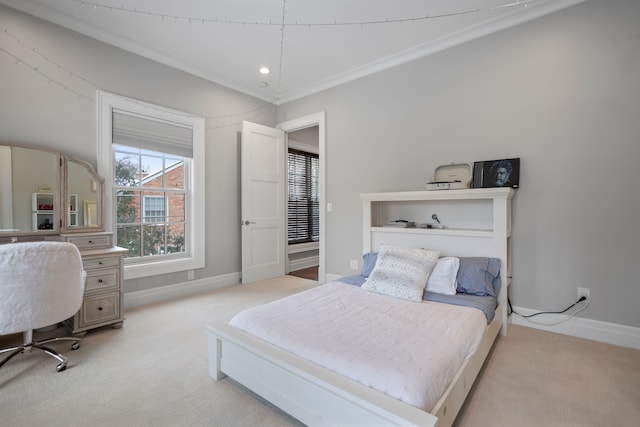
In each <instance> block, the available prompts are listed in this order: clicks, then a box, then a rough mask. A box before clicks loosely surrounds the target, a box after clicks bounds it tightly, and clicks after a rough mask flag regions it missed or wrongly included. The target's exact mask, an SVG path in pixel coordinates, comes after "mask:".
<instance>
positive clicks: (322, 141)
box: [276, 111, 327, 283]
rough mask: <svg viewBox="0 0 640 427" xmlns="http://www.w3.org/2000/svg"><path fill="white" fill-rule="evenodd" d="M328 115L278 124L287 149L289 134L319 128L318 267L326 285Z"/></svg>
mask: <svg viewBox="0 0 640 427" xmlns="http://www.w3.org/2000/svg"><path fill="white" fill-rule="evenodd" d="M325 124H326V113H325V112H324V111H321V112H319V113H314V114H309V115H308V116H303V117H299V118H297V119H293V120H288V121H285V122H281V123H278V124H277V125H276V128H277V129H282V130H283V131H284V133H285V145H286V147H285V148H288V146H289V135H288V134H289V132H293V131H296V130H300V129H305V128H308V127H312V126H318V157H319V167H320V171H319V172H320V183H319V191H320V245H319V249H318V255H319V259H320V260H319V265H318V282H320V283H325V282H326V280H325V274H326V272H325V260H326V258H325V248H326V247H327V246H326V241H325V236H326V232H325V228H326V218H325V215H326V210H325V206H326V205H327V203H326V201H327V194H326V188H327V187H326V136H325V135H326V133H325Z"/></svg>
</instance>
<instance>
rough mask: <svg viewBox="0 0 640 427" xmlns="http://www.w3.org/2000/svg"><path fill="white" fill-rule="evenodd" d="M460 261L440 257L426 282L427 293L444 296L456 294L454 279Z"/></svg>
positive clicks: (454, 258)
mask: <svg viewBox="0 0 640 427" xmlns="http://www.w3.org/2000/svg"><path fill="white" fill-rule="evenodd" d="M459 267H460V260H459V259H458V258H456V257H450V256H449V257H442V258H440V259H439V260H438V263H437V264H436V266H435V267H434V268H433V271H432V272H431V274H430V275H429V280H428V281H427V291H429V292H436V293H439V294H445V295H455V294H456V288H457V283H456V277H457V276H458V269H459Z"/></svg>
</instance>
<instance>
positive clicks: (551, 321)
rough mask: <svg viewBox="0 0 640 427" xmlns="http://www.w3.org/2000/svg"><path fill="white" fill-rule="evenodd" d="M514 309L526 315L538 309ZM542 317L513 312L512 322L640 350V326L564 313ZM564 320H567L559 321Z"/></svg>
mask: <svg viewBox="0 0 640 427" xmlns="http://www.w3.org/2000/svg"><path fill="white" fill-rule="evenodd" d="M513 309H514V310H515V311H516V312H518V313H520V314H523V315H525V316H527V315H529V314H533V313H536V312H537V310H532V309H530V308H524V307H514V308H513ZM540 317H541V319H540V320H534V319H525V318H522V317H520V316H518V315H517V314H512V315H511V323H512V324H514V325H519V326H526V327H528V328H535V329H542V330H544V331H549V332H556V333H558V334H564V335H571V336H573V337H578V338H585V339H589V340H593V341H600V342H604V343H607V344H614V345H619V346H622V347H629V348H634V349H636V350H640V328H636V327H633V326H626V325H620V324H618V323H609V322H601V321H599V320H591V319H585V318H582V317H573V318H571V317H570V316H567V315H564V314H545V315H544V316H540ZM542 317H544V319H542ZM567 319H568V320H567ZM562 320H566V321H565V322H562V323H558V322H560V321H562ZM545 323H546V324H545Z"/></svg>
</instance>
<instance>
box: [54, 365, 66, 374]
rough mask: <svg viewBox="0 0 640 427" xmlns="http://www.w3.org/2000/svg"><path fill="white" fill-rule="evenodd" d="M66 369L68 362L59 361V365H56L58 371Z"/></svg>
mask: <svg viewBox="0 0 640 427" xmlns="http://www.w3.org/2000/svg"><path fill="white" fill-rule="evenodd" d="M65 369H67V364H66V363H59V364H58V366H56V371H57V372H62V371H64V370H65Z"/></svg>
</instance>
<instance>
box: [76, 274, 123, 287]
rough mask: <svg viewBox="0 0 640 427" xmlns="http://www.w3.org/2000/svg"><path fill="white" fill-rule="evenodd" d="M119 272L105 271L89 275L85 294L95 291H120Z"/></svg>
mask: <svg viewBox="0 0 640 427" xmlns="http://www.w3.org/2000/svg"><path fill="white" fill-rule="evenodd" d="M119 272H120V271H119V270H104V271H96V272H89V273H87V280H86V282H85V285H84V290H85V292H88V291H95V290H108V289H118V287H119V286H118V285H119V283H120V282H119V281H118V273H119Z"/></svg>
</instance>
